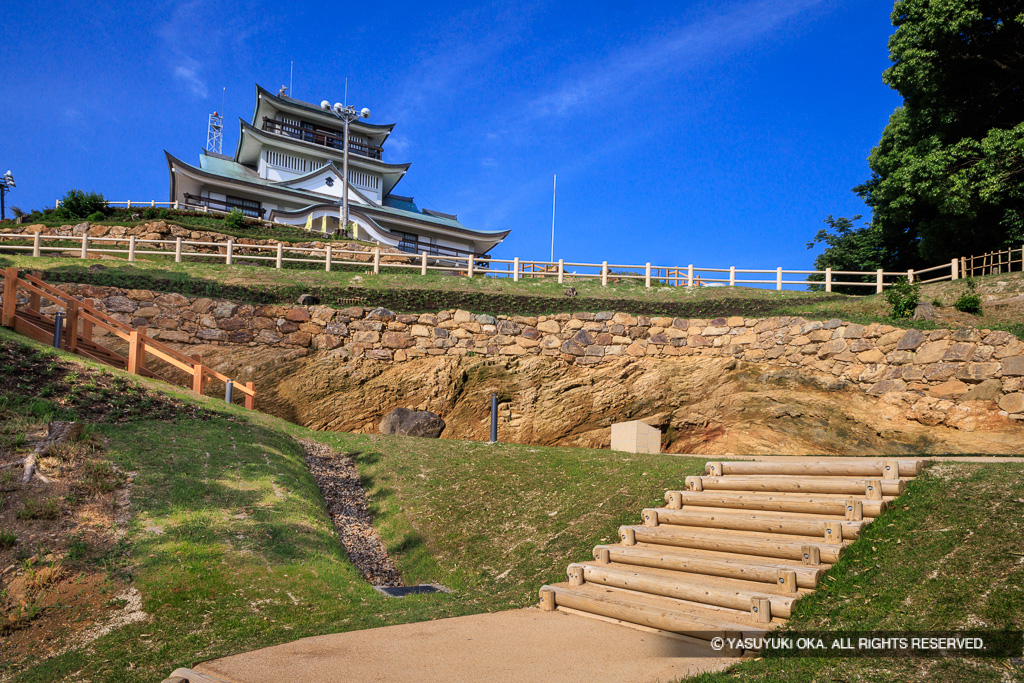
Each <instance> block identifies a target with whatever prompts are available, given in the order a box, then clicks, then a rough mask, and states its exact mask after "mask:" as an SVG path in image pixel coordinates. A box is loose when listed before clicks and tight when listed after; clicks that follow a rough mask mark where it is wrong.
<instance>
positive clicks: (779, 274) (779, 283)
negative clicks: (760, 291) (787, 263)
mask: <svg viewBox="0 0 1024 683" xmlns="http://www.w3.org/2000/svg"><path fill="white" fill-rule="evenodd" d="M775 290H776V291H778V292H781V291H782V266H779V267H778V268H776V269H775Z"/></svg>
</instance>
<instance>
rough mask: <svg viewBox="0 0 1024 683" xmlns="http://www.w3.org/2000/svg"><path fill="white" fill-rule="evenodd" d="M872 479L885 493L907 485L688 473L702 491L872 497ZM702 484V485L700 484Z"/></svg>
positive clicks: (692, 483)
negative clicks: (870, 488) (832, 494)
mask: <svg viewBox="0 0 1024 683" xmlns="http://www.w3.org/2000/svg"><path fill="white" fill-rule="evenodd" d="M872 482H878V483H880V485H881V490H882V493H881V495H882V496H898V495H900V494H901V493H903V491H904V490H906V488H907V483H906V482H905V481H904V480H902V479H875V480H871V479H856V478H851V479H846V478H841V477H770V476H762V477H740V476H735V477H687V478H686V487H687V488H688V489H690V490H694V489H695V488H696V489H697V490H702V491H708V490H711V491H770V492H775V493H835V494H845V495H856V496H864V497H866V498H871V496H870V491H869V490H868V487H869V486H872V487H873V483H872ZM698 487H699V488H698Z"/></svg>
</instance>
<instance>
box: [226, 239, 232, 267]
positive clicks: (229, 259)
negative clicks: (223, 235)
mask: <svg viewBox="0 0 1024 683" xmlns="http://www.w3.org/2000/svg"><path fill="white" fill-rule="evenodd" d="M234 251H235V241H234V240H228V248H227V251H226V252H225V253H224V265H226V266H230V265H231V264H232V263H233V262H234V253H233V252H234Z"/></svg>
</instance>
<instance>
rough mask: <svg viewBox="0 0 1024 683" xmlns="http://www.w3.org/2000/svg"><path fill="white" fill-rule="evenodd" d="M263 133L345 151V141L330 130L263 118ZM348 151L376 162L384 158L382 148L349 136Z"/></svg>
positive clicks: (338, 134) (267, 117)
mask: <svg viewBox="0 0 1024 683" xmlns="http://www.w3.org/2000/svg"><path fill="white" fill-rule="evenodd" d="M263 131H264V132H267V133H274V134H276V135H281V136H284V137H286V138H294V139H296V140H302V141H303V142H311V143H313V144H314V145H321V146H323V147H330V148H331V149H336V150H338V151H342V150H344V149H345V141H344V138H343V136H342V135H341V134H340V133H337V132H335V131H332V130H324V129H323V128H315V127H314V128H307V127H305V126H297V125H295V124H293V123H288V122H287V121H278V120H277V119H272V118H270V117H269V116H264V117H263ZM348 151H349V152H350V153H352V154H358V155H360V156H364V157H368V158H370V159H377V160H380V159H382V158H383V156H384V149H383V148H382V147H378V146H377V145H371V144H370V143H368V142H360V141H359V140H353V139H352V137H351V136H349V140H348Z"/></svg>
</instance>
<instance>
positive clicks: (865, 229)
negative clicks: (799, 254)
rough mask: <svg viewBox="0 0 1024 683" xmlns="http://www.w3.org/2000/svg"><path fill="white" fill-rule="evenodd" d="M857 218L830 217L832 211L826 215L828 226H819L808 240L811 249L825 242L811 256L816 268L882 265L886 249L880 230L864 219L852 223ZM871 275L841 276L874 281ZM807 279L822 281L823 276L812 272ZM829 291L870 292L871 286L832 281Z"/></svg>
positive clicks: (847, 268) (845, 292) (814, 288)
mask: <svg viewBox="0 0 1024 683" xmlns="http://www.w3.org/2000/svg"><path fill="white" fill-rule="evenodd" d="M860 219H861V217H860V216H854V217H853V218H844V217H842V216H840V217H839V218H833V217H832V216H831V215H830V216H829V217H828V218H826V219H825V221H824V222H825V224H826V225H827V226H828V228H824V229H822V230H819V231H818V234H817V235H815V236H814V239H813V240H811V241H810V242H808V243H807V248H808V249H813V248H814V247H816V246H818V245H819V244H824V245H826V247H825V249H824V251H822V252H821V253H820V254H818V257H817V258H815V259H814V269H815V270H825V269H826V268H831V269H832V270H877V269H879V268H882V267H883V264H884V262H885V259H886V255H887V251H886V249H885V243H884V242H883V240H882V232H881V230H879V229H878V227H877V226H875V225H873V224H871V223H865V224H864V225H863V226H862V227H859V228H857V227H854V223H855V222H856V221H859V220H860ZM874 278H875V276H874V275H865V276H859V277H858V276H853V275H844V276H842V279H843V280H847V281H849V280H851V279H857V280H861V281H862V282H874ZM807 279H808V280H811V281H819V282H824V280H825V276H824V275H811V276H810V277H808V278H807ZM811 289H812V290H817V291H821V290H822V289H824V286H823V285H811ZM832 291H834V292H840V293H843V294H870V293H872V292H873V291H874V290H871V289H869V288H866V287H858V286H856V285H854V286H843V285H835V286H833V288H832Z"/></svg>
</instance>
